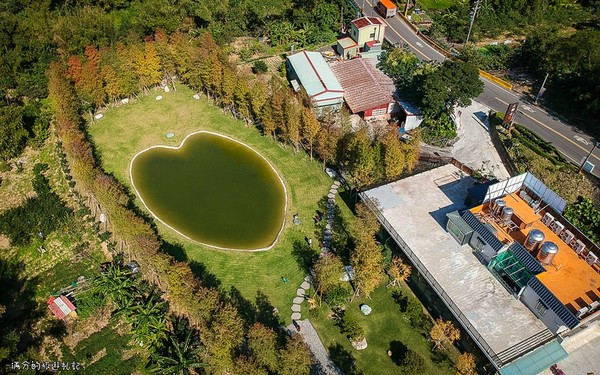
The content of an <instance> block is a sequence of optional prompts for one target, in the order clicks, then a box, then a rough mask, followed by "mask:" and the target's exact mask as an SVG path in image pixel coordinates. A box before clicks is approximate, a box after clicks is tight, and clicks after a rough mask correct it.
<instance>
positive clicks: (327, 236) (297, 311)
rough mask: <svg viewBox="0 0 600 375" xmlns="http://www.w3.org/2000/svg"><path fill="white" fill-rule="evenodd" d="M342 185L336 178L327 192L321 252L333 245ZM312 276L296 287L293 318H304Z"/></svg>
mask: <svg viewBox="0 0 600 375" xmlns="http://www.w3.org/2000/svg"><path fill="white" fill-rule="evenodd" d="M339 187H340V182H339V181H338V180H335V181H334V182H333V184H332V185H331V188H330V189H329V193H328V194H327V224H326V225H325V233H324V236H323V247H322V248H321V254H324V253H326V252H328V251H329V247H330V246H331V234H332V233H331V229H332V228H333V219H334V217H333V213H334V207H335V196H336V195H337V190H338V188H339ZM310 283H311V277H310V275H306V277H304V281H303V282H302V284H300V287H299V288H298V289H296V297H294V299H293V300H292V320H300V319H302V302H303V301H304V300H305V295H306V291H308V290H309V289H310Z"/></svg>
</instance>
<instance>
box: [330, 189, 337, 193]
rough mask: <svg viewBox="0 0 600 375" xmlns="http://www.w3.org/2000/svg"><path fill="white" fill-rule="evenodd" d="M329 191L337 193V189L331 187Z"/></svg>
mask: <svg viewBox="0 0 600 375" xmlns="http://www.w3.org/2000/svg"><path fill="white" fill-rule="evenodd" d="M329 192H330V193H333V194H335V193H337V189H334V188H331V189H329Z"/></svg>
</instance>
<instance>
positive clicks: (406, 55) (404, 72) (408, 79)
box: [378, 48, 419, 90]
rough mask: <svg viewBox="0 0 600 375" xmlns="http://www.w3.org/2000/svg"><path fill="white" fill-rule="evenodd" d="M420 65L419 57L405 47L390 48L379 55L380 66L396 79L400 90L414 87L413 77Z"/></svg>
mask: <svg viewBox="0 0 600 375" xmlns="http://www.w3.org/2000/svg"><path fill="white" fill-rule="evenodd" d="M418 66H419V59H418V58H417V56H415V54H414V53H412V52H411V51H409V50H406V49H403V48H394V49H389V50H387V51H385V52H383V53H382V54H381V56H380V57H379V64H378V67H379V68H380V69H381V70H382V71H384V72H385V73H386V74H387V75H389V76H390V77H392V78H393V79H394V82H395V83H396V86H398V88H399V89H400V90H405V89H409V88H411V87H412V83H413V78H414V76H415V74H416V70H417V67H418Z"/></svg>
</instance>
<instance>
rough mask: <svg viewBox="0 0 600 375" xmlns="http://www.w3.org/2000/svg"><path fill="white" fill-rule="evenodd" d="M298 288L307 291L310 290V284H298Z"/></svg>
mask: <svg viewBox="0 0 600 375" xmlns="http://www.w3.org/2000/svg"><path fill="white" fill-rule="evenodd" d="M300 288H302V289H304V290H307V289H310V284H309V283H308V282H306V281H304V282H302V284H300Z"/></svg>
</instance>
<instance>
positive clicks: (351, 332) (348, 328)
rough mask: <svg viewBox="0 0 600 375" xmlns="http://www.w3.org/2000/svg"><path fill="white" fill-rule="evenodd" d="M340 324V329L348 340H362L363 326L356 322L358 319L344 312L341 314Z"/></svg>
mask: <svg viewBox="0 0 600 375" xmlns="http://www.w3.org/2000/svg"><path fill="white" fill-rule="evenodd" d="M340 326H341V327H340V331H341V332H342V333H343V334H345V335H346V337H348V338H349V339H350V340H357V341H358V340H362V339H363V338H364V336H365V330H364V328H363V327H362V326H361V325H360V324H359V323H358V320H356V319H355V318H354V317H352V316H351V315H349V314H348V313H344V316H342V320H341V322H340Z"/></svg>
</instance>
